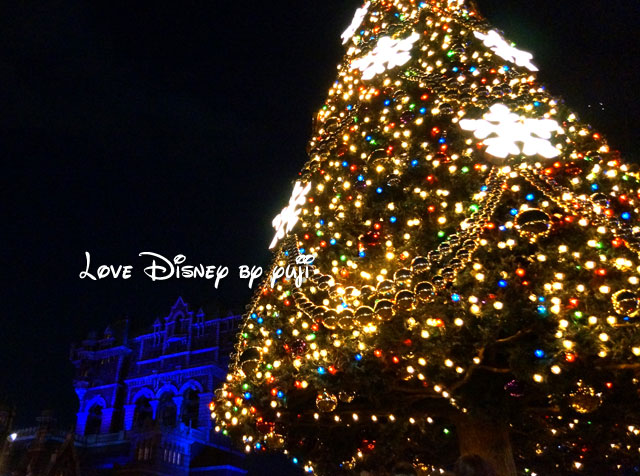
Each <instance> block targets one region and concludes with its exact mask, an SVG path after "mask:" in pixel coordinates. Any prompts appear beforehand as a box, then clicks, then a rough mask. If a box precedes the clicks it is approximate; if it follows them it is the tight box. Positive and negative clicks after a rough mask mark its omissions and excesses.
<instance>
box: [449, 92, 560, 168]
mask: <svg viewBox="0 0 640 476" xmlns="http://www.w3.org/2000/svg"><path fill="white" fill-rule="evenodd" d="M460 127H461V128H462V129H464V130H465V131H474V134H473V135H474V136H476V137H477V138H478V139H484V143H485V144H486V145H487V150H486V152H487V154H490V155H493V156H494V157H498V158H500V159H504V158H506V157H507V156H509V155H512V156H513V155H519V154H521V153H522V154H524V155H527V156H532V155H541V156H542V157H544V158H546V159H551V158H553V157H557V156H558V155H560V151H559V150H558V149H556V148H555V147H554V146H553V145H551V142H549V139H550V138H551V133H552V132H556V131H561V129H560V126H559V125H558V123H557V122H556V121H554V120H553V119H526V118H523V117H520V116H518V115H517V114H514V113H512V112H511V111H510V110H509V108H508V107H507V106H505V105H504V104H495V105H493V106H491V108H490V109H489V112H488V113H486V114H485V115H484V116H483V119H463V120H461V121H460ZM489 136H493V137H489ZM518 143H522V149H521V148H520V146H519V145H518Z"/></svg>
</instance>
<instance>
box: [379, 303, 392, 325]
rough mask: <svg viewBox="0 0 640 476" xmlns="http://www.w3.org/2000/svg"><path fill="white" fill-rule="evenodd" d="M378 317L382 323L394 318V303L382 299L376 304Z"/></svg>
mask: <svg viewBox="0 0 640 476" xmlns="http://www.w3.org/2000/svg"><path fill="white" fill-rule="evenodd" d="M375 311H376V316H377V317H378V319H380V320H382V321H388V320H389V319H391V318H392V317H393V302H391V301H389V300H388V299H382V300H380V301H378V302H377V303H376V308H375Z"/></svg>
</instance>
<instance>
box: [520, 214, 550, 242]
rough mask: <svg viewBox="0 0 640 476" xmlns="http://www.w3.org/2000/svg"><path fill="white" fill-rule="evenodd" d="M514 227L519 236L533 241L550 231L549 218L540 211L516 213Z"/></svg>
mask: <svg viewBox="0 0 640 476" xmlns="http://www.w3.org/2000/svg"><path fill="white" fill-rule="evenodd" d="M515 225H516V230H518V232H519V233H520V236H523V237H525V238H528V239H529V240H531V241H535V240H536V239H538V238H541V237H544V236H546V235H547V234H549V231H550V230H551V217H550V216H549V215H547V214H546V213H545V212H543V211H542V210H539V209H537V208H531V209H529V210H524V211H522V212H520V213H518V216H516V221H515Z"/></svg>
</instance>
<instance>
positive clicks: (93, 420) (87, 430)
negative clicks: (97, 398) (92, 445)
mask: <svg viewBox="0 0 640 476" xmlns="http://www.w3.org/2000/svg"><path fill="white" fill-rule="evenodd" d="M101 426H102V407H101V406H100V405H98V404H97V403H96V404H95V405H93V406H92V407H91V408H90V409H89V414H88V415H87V423H86V425H85V427H84V434H85V435H97V434H99V433H100V427H101Z"/></svg>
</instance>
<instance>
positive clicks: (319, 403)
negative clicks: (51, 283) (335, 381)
mask: <svg viewBox="0 0 640 476" xmlns="http://www.w3.org/2000/svg"><path fill="white" fill-rule="evenodd" d="M337 406H338V397H336V396H335V395H333V394H331V393H328V392H326V391H325V392H322V393H321V394H320V395H318V396H317V398H316V407H318V410H320V411H321V412H323V413H328V412H332V411H333V410H335V409H336V407H337Z"/></svg>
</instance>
